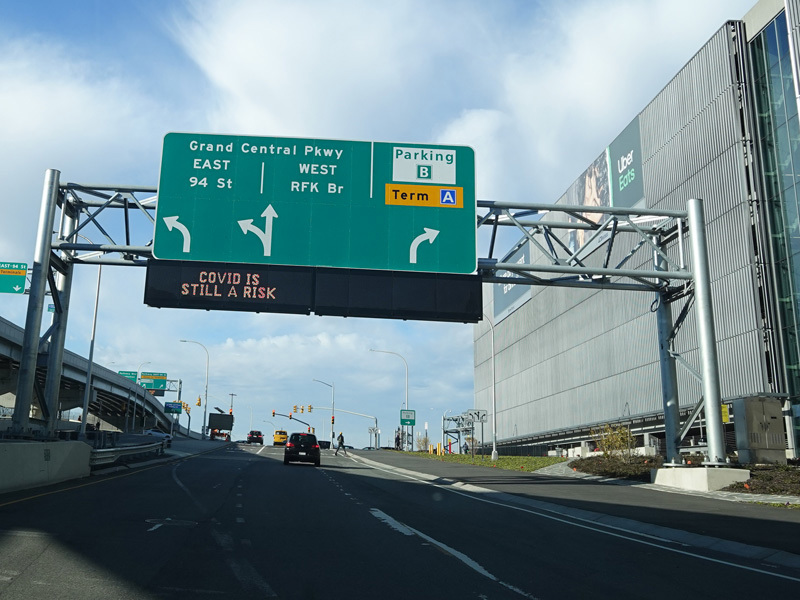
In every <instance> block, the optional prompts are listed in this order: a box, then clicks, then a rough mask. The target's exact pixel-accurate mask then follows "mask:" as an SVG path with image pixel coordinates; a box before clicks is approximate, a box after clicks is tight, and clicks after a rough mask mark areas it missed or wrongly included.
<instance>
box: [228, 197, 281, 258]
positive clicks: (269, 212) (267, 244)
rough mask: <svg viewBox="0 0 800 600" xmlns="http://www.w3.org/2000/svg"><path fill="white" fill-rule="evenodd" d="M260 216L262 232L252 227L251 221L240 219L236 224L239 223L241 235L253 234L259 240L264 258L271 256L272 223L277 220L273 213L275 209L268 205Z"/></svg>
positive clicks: (276, 214)
mask: <svg viewBox="0 0 800 600" xmlns="http://www.w3.org/2000/svg"><path fill="white" fill-rule="evenodd" d="M261 216H262V217H264V231H261V230H260V229H259V228H258V227H256V226H255V225H253V219H242V220H241V221H237V222H238V223H239V227H241V228H242V233H244V234H245V235H247V232H248V231H252V232H253V233H255V234H256V235H257V236H258V238H259V239H260V240H261V244H262V245H263V246H264V256H271V255H272V223H273V221H274V220H275V219H277V218H278V213H277V212H275V209H274V208H272V204H270V205H269V206H267V208H265V209H264V212H262V213H261Z"/></svg>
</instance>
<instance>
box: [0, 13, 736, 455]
mask: <svg viewBox="0 0 800 600" xmlns="http://www.w3.org/2000/svg"><path fill="white" fill-rule="evenodd" d="M155 4H156V3H154V6H155ZM750 4H752V1H751V0H746V1H744V0H737V1H736V2H733V1H722V0H716V1H710V0H709V1H699V2H698V1H696V0H676V1H670V2H668V1H666V0H658V1H653V2H648V3H641V2H635V1H633V0H620V1H604V2H599V1H591V2H572V3H532V2H512V1H502V0H499V1H497V2H479V1H465V2H451V1H433V2H432V1H430V0H428V1H424V2H423V1H422V0H408V1H405V2H391V3H389V2H374V1H367V0H352V1H345V0H343V1H341V2H335V3H332V2H325V1H323V0H308V1H305V2H283V1H276V0H273V1H258V2H247V1H244V0H235V1H225V2H222V1H219V2H196V3H191V4H188V5H187V6H186V8H185V10H184V9H183V8H182V7H181V6H180V5H176V4H171V5H169V7H168V8H165V9H164V10H165V11H169V13H168V14H167V13H165V14H164V15H163V21H164V22H167V19H171V21H168V22H169V23H170V32H171V33H172V34H173V35H174V40H175V42H176V43H177V44H178V46H179V47H181V48H183V49H184V50H185V52H186V53H187V55H188V58H189V60H190V61H193V63H194V65H193V66H192V65H187V61H186V57H182V56H176V55H174V54H170V53H169V52H170V51H174V50H175V48H174V46H172V44H170V43H161V44H158V43H157V44H156V46H157V47H158V49H159V54H158V57H157V58H156V57H155V56H148V55H147V52H148V47H147V46H145V47H142V46H137V45H136V36H124V37H122V38H120V40H119V41H120V43H121V44H125V43H127V44H129V46H127V47H120V48H115V51H114V52H113V53H109V54H108V55H106V54H103V53H100V52H97V49H96V48H95V47H92V46H90V45H88V43H87V44H86V45H83V44H82V43H81V37H80V36H74V35H71V34H70V35H69V37H66V35H65V37H58V36H57V35H53V34H52V33H48V34H47V35H44V34H37V32H31V33H30V35H26V36H20V35H19V34H15V35H10V34H7V33H5V32H3V31H0V80H1V81H2V82H3V85H2V86H0V111H1V114H3V115H4V119H3V121H2V123H0V139H1V140H2V143H0V176H1V177H2V179H3V184H4V189H3V196H2V198H0V205H1V206H2V208H3V213H2V214H3V215H4V218H3V219H2V220H0V260H12V261H26V262H28V263H30V262H31V259H32V256H33V241H34V239H35V235H36V226H37V222H38V213H39V200H40V198H41V188H42V181H43V176H44V172H45V170H46V169H48V168H56V169H59V170H61V172H62V174H63V179H64V180H69V181H79V182H88V183H98V182H99V183H122V184H141V185H156V183H157V177H158V164H159V157H160V151H161V140H162V137H163V135H164V133H165V132H166V131H215V132H226V133H240V134H250V135H269V136H287V137H305V136H308V137H322V138H341V139H354V140H359V139H363V140H378V141H410V142H431V143H442V144H465V145H470V146H472V147H473V148H474V149H475V152H476V160H477V168H476V175H477V186H478V195H479V197H480V198H486V199H495V200H502V199H508V200H524V201H535V202H548V201H553V200H555V199H556V197H557V196H558V195H560V194H561V193H562V192H563V191H564V190H565V189H566V187H567V186H568V185H569V183H570V182H571V181H572V180H573V179H574V178H575V177H576V176H577V175H578V174H579V173H580V172H581V171H582V170H583V168H584V167H585V166H586V165H587V164H588V163H589V162H590V161H591V160H592V159H593V158H594V157H595V156H596V155H597V154H598V153H599V152H600V151H601V150H602V149H603V148H604V147H605V146H606V145H607V144H608V143H609V142H610V141H611V140H612V139H613V138H614V137H615V136H616V134H617V133H619V132H620V131H621V130H622V128H623V127H624V126H625V125H626V124H627V123H628V122H629V121H630V119H632V118H633V117H634V115H635V114H636V113H637V112H638V111H639V110H641V109H642V108H643V107H644V105H645V103H646V102H648V101H649V100H650V99H651V98H652V97H653V96H654V95H655V94H656V93H657V92H658V91H659V90H660V89H661V88H662V87H663V86H664V85H665V84H666V83H667V82H668V81H669V79H670V78H671V77H672V76H673V75H674V74H675V72H677V70H678V69H679V68H680V67H681V66H682V65H683V64H684V63H685V62H686V60H688V59H689V58H690V57H691V55H692V54H693V53H694V52H696V51H697V50H698V49H699V48H700V46H701V45H702V44H703V43H704V42H705V41H706V40H707V39H708V38H710V37H711V35H712V34H713V33H714V32H715V31H716V29H717V28H718V27H720V26H721V25H722V23H723V21H724V19H725V18H738V17H741V16H742V15H743V14H744V12H745V11H746V10H747V8H748V7H749V5H750ZM93 10H95V11H102V10H104V9H102V8H100V7H99V5H93ZM689 14H690V15H691V17H692V18H691V19H688V18H687V17H686V15H689ZM151 17H152V15H151ZM92 22H95V23H96V24H97V26H98V27H99V26H102V24H103V20H102V19H101V18H99V17H98V18H97V20H96V21H92ZM152 22H161V20H160V19H158V18H152V19H151V20H148V22H147V26H148V27H152ZM654 24H655V25H654ZM132 26H138V24H132ZM83 33H84V35H85V36H91V31H88V30H87V31H85V32H83ZM142 33H143V35H142V39H148V40H158V37H159V36H161V35H163V31H162V30H158V29H148V30H147V31H146V32H142ZM126 55H129V56H132V57H134V56H135V59H131V62H130V63H128V62H126V61H125V59H124V57H125V56H126ZM149 63H150V64H152V65H153V66H152V68H151V69H150V70H149V71H148V64H149ZM9 215H10V216H9ZM136 231H137V234H139V235H144V236H146V235H147V234H148V226H147V225H146V224H145V223H144V222H143V221H141V220H140V221H138V222H137V224H136ZM114 233H115V235H118V233H119V227H117V229H116V230H115V232H114ZM87 235H89V236H90V237H92V238H95V237H96V234H94V233H88V232H87ZM95 241H97V240H95ZM486 248H487V247H486V244H485V241H484V242H482V245H481V246H479V255H480V256H484V253H485V252H486ZM502 250H503V249H500V251H502ZM95 277H96V268H93V267H84V266H79V267H77V268H76V279H75V284H74V285H73V293H72V307H71V314H70V325H69V330H68V347H69V348H71V349H73V350H75V351H77V352H80V353H82V354H84V355H85V354H86V352H87V350H88V342H89V332H90V327H91V317H92V307H93V302H94V285H95ZM143 282H144V270H143V269H138V270H137V269H130V268H104V271H103V284H102V291H101V298H100V312H99V326H98V333H97V348H96V351H95V356H96V357H97V358H98V360H99V361H100V362H102V363H104V364H106V365H108V366H109V367H111V368H116V369H117V370H132V369H135V368H136V366H137V365H139V364H140V363H142V362H144V361H150V363H151V364H150V365H148V366H147V368H152V369H153V370H163V371H167V372H168V373H169V375H170V377H176V378H178V377H179V378H181V379H183V381H184V398H194V397H195V396H197V395H202V393H203V385H204V377H205V353H204V352H203V351H202V349H201V348H197V347H196V346H194V345H191V344H181V343H180V342H178V340H179V339H181V338H188V339H194V340H197V341H200V342H202V343H203V344H205V345H206V346H207V347H208V349H209V354H210V364H211V381H210V388H209V393H210V395H211V397H212V399H213V401H214V402H217V403H218V404H219V405H220V406H227V404H226V401H227V400H228V396H227V394H229V393H236V394H238V396H237V398H236V402H237V403H239V404H237V406H239V405H241V406H245V407H250V408H253V410H254V412H255V415H254V418H255V419H256V422H259V419H261V420H263V419H266V418H267V417H266V416H265V415H266V411H268V410H270V409H272V408H276V409H284V410H285V408H286V407H287V406H290V405H291V404H294V403H296V402H301V403H307V402H306V401H308V403H319V404H321V405H322V404H325V403H327V402H328V400H329V398H330V390H329V389H328V388H325V387H324V386H322V385H320V384H318V383H315V382H313V379H314V378H317V379H321V380H324V381H327V382H335V384H336V394H337V398H340V400H341V402H342V404H341V406H342V407H349V408H351V409H352V410H356V411H358V412H364V413H367V414H371V413H372V412H373V411H374V412H375V413H376V414H378V413H379V414H380V418H381V425H382V429H383V432H384V433H383V435H384V440H387V439H389V438H390V437H391V431H392V429H393V427H394V426H395V425H394V424H395V423H396V422H397V419H396V417H397V414H396V413H397V409H398V408H399V407H400V404H401V402H402V401H403V399H404V379H405V368H404V365H403V364H402V362H401V361H400V359H399V358H397V357H393V356H388V355H379V354H376V353H371V352H370V351H369V350H370V348H376V349H384V350H391V351H395V352H398V353H400V354H401V355H402V356H403V357H405V358H406V360H407V361H408V363H409V393H410V397H411V402H412V404H413V406H412V407H414V406H416V407H417V408H418V410H419V411H420V414H419V415H418V420H422V418H423V416H422V415H423V414H424V413H428V414H425V417H424V418H425V419H426V420H430V421H432V422H433V423H434V424H435V423H438V418H439V417H440V415H441V412H443V411H444V410H446V409H451V410H454V411H455V412H460V411H461V410H464V409H466V408H468V407H469V406H471V402H472V396H471V395H472V360H473V359H472V356H473V355H472V343H471V342H472V331H471V327H470V326H467V325H459V324H435V323H412V322H408V323H403V322H396V321H380V320H374V319H342V318H333V317H326V318H320V317H316V316H311V317H302V316H290V315H265V314H261V315H255V314H247V313H221V312H205V311H180V310H170V309H162V310H157V309H152V308H149V307H145V306H143V305H142V295H143V294H142V289H143ZM3 296H4V297H0V314H2V316H4V317H6V318H10V319H12V320H13V321H14V322H16V323H22V322H24V314H25V299H26V298H23V297H13V296H10V295H3ZM112 363H113V364H112ZM359 409H361V410H359ZM431 409H434V410H431ZM430 413H434V414H435V415H436V416H435V418H434V417H431V416H430ZM196 415H197V413H195V415H194V416H195V417H196ZM247 416H248V415H247V414H246V413H245V419H244V422H245V427H246V426H247V425H249V423H248V419H247V418H246V417H247ZM322 416H324V413H323V414H322V415H321V416H320V417H319V418H320V419H321V418H322ZM240 422H241V421H240ZM342 422H343V423H344V424H347V423H349V424H352V427H353V432H354V435H356V434H357V435H358V436H360V437H363V440H359V441H357V442H356V443H359V444H360V443H361V441H363V443H366V439H367V436H366V427H367V426H368V425H369V424H370V423H368V422H364V421H363V420H358V419H357V418H354V420H352V421H346V420H343V421H342ZM338 423H339V420H338V419H337V426H338ZM194 424H195V425H196V424H197V421H194ZM434 426H435V425H434ZM350 439H353V437H351V438H350ZM356 439H358V438H356Z"/></svg>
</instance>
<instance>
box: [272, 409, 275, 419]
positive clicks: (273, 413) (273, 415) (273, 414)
mask: <svg viewBox="0 0 800 600" xmlns="http://www.w3.org/2000/svg"><path fill="white" fill-rule="evenodd" d="M272 417H273V418H274V417H275V411H274V410H273V411H272Z"/></svg>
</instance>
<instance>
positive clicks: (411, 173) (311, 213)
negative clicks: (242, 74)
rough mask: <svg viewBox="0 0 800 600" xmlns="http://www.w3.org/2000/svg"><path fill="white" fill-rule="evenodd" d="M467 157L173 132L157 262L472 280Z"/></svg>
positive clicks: (448, 149) (471, 158)
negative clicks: (467, 277) (465, 275)
mask: <svg viewBox="0 0 800 600" xmlns="http://www.w3.org/2000/svg"><path fill="white" fill-rule="evenodd" d="M475 207H476V202H475V154H474V152H473V150H472V149H471V148H468V147H465V146H433V145H424V144H405V143H397V144H392V143H385V142H358V141H341V140H318V139H299V138H275V137H249V136H230V135H209V134H192V133H169V134H167V135H166V136H165V138H164V147H163V154H162V159H161V175H160V179H159V187H158V209H157V214H156V227H155V233H154V241H153V254H154V256H155V257H156V258H159V259H171V260H191V261H207V262H231V263H255V264H276V265H297V266H311V267H340V268H351V269H379V270H393V271H426V272H436V273H472V272H474V271H475V268H476V266H477V254H476V247H475V232H476V220H475Z"/></svg>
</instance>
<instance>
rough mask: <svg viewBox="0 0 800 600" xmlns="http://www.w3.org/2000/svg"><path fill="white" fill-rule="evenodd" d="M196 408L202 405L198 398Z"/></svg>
mask: <svg viewBox="0 0 800 600" xmlns="http://www.w3.org/2000/svg"><path fill="white" fill-rule="evenodd" d="M197 406H202V404H201V403H200V396H198V397H197Z"/></svg>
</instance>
